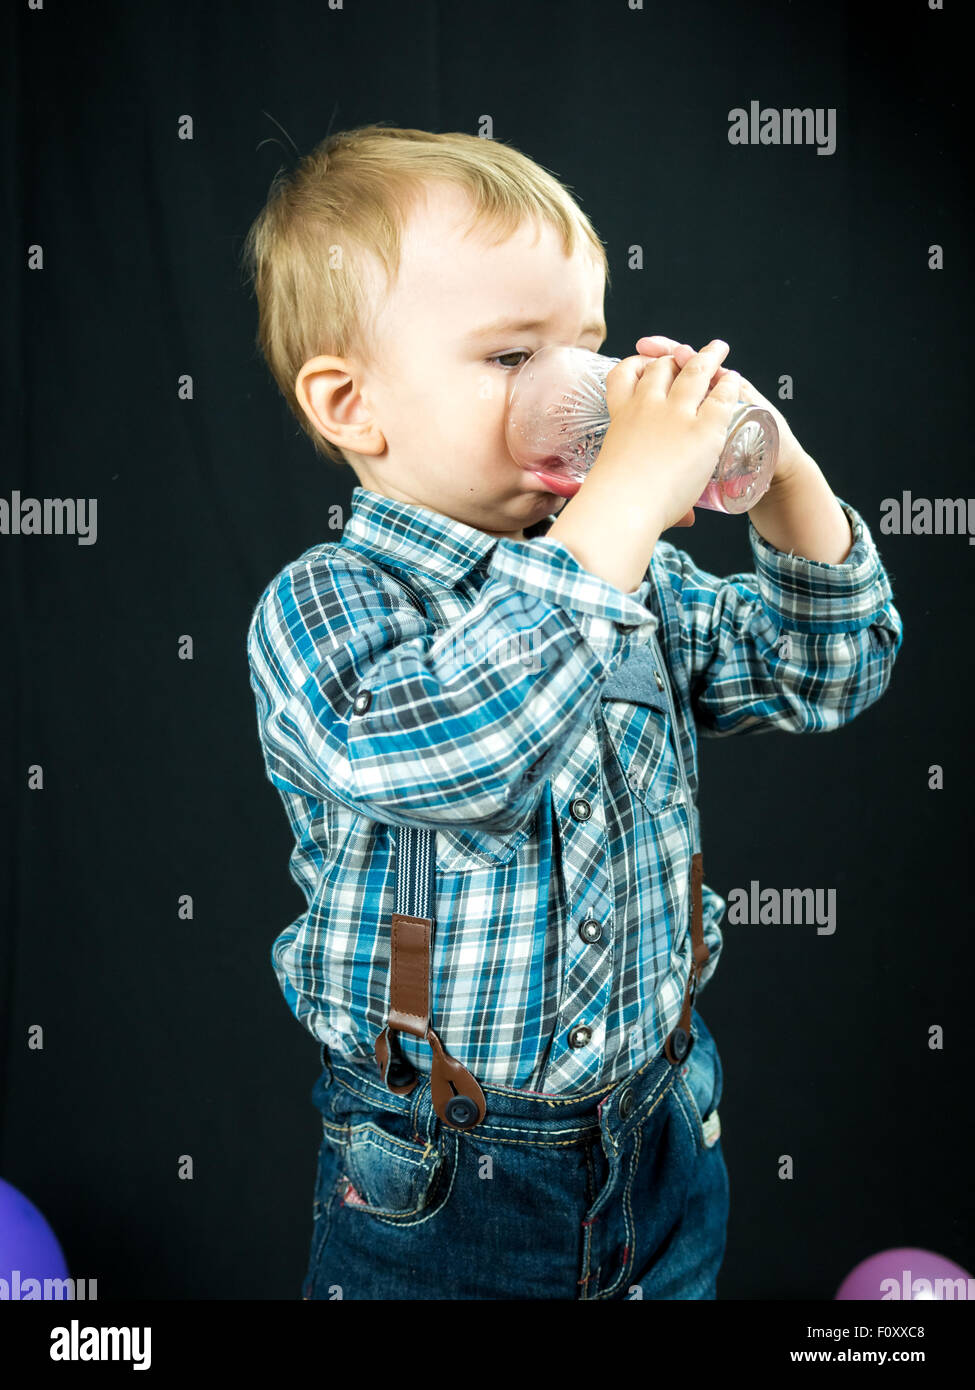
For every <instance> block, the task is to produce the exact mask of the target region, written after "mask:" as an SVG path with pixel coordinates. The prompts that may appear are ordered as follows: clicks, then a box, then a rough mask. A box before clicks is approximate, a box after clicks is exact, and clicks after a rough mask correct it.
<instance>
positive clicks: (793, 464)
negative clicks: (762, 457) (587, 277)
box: [636, 333, 808, 526]
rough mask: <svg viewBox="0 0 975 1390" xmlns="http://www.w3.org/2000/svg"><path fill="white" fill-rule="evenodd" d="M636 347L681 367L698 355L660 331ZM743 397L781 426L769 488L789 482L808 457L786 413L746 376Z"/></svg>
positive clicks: (715, 379)
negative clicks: (672, 359) (667, 359)
mask: <svg viewBox="0 0 975 1390" xmlns="http://www.w3.org/2000/svg"><path fill="white" fill-rule="evenodd" d="M636 350H637V352H639V353H642V354H643V356H645V357H671V356H672V357H673V358H674V361H675V362H676V363H677V365H678V367H683V366H684V364H685V362H688V361H689V360H690V359H691V357H693V355H694V349H693V348H692V347H691V346H690V345H689V344H688V343H678V342H676V341H675V340H674V339H673V338H665V337H664V336H663V335H662V334H660V333H654V334H653V335H652V336H650V337H647V338H640V339H638V341H637V344H636ZM727 370H728V369H727V367H718V369H717V371H716V372H715V373H714V376H713V377H712V378H711V385H712V386H714V385H716V384H717V383H718V381H720V379H721V378H722V377H723V376H724V375H725V374H726V372H727ZM739 381H740V387H739V391H738V395H739V397H740V398H741V399H742V400H743V401H747V402H748V404H749V405H758V406H761V407H762V409H763V410H767V411H768V412H769V414H770V415H771V416H772V418H773V419H774V421H775V423H776V424H777V425H778V427H779V455H778V459H777V461H776V465H775V472H774V473H773V474H772V481H771V484H770V487H769V491H772V489H773V488H775V487H781V486H782V484H783V483H785V482H787V481H788V479H789V478H790V476H791V475H792V474H793V473H794V472H795V470H796V468H797V467H798V466H799V465H800V462H801V461H803V460H805V459H806V458H807V457H808V456H807V454H806V451H805V450H804V449H803V447H802V445H801V444H800V443H799V441H798V439H796V437H795V435H794V434H793V433H792V430H791V429H790V428H789V425H788V423H787V421H786V418H785V416H784V415H783V414H782V412H781V411H780V410H777V409H776V408H775V406H774V405H773V404H772V402H771V401H768V400H766V399H765V397H764V396H763V395H762V394H761V392H760V391H757V390H756V389H755V387H754V386H753V385H752V384H751V382H750V381H748V380H746V379H745V377H740V378H739ZM677 525H679V526H686V525H689V523H688V522H687V521H686V519H685V520H683V521H680V522H678V523H677Z"/></svg>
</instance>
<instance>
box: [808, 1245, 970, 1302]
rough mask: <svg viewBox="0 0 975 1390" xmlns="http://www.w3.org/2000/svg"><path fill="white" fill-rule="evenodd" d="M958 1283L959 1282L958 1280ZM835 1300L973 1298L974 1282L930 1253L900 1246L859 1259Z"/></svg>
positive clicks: (941, 1257)
mask: <svg viewBox="0 0 975 1390" xmlns="http://www.w3.org/2000/svg"><path fill="white" fill-rule="evenodd" d="M959 1280H960V1281H961V1283H959V1282H958V1281H959ZM836 1298H837V1299H872V1300H887V1299H891V1300H897V1299H901V1300H903V1299H908V1300H912V1301H914V1300H918V1299H935V1300H947V1299H972V1298H975V1279H973V1278H972V1276H971V1275H970V1274H969V1272H968V1270H967V1269H962V1267H961V1265H956V1264H955V1262H954V1261H953V1260H947V1259H945V1257H944V1255H936V1254H935V1253H934V1251H933V1250H919V1249H917V1248H916V1247H915V1246H902V1247H900V1248H899V1249H896V1250H881V1251H880V1252H879V1253H878V1254H876V1255H871V1256H870V1257H869V1258H868V1259H866V1260H861V1261H860V1263H859V1264H858V1265H856V1267H855V1268H853V1269H851V1270H850V1272H849V1274H848V1275H847V1276H846V1278H845V1279H844V1280H843V1282H842V1284H841V1285H840V1287H839V1288H838V1289H837V1291H836Z"/></svg>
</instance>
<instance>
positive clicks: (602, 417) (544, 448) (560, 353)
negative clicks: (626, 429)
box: [505, 346, 779, 514]
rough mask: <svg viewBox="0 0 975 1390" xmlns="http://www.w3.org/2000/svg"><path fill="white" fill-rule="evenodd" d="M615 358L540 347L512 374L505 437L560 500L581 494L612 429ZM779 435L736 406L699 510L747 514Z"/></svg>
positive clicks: (767, 476)
mask: <svg viewBox="0 0 975 1390" xmlns="http://www.w3.org/2000/svg"><path fill="white" fill-rule="evenodd" d="M619 361H620V358H619V357H607V356H604V355H603V354H602V353H599V352H590V351H589V350H588V349H586V348H577V347H558V346H551V347H544V348H539V350H538V352H536V353H533V354H532V356H531V357H529V358H528V360H527V361H526V362H524V363H523V364H522V366H521V367H520V368H519V370H518V372H517V373H516V374H515V376H514V378H513V380H512V383H511V387H510V389H509V392H508V400H507V407H506V416H505V438H506V440H507V444H508V449H509V450H510V452H511V456H512V458H513V459H514V460H515V462H516V463H518V464H520V465H521V467H522V468H525V469H527V470H528V471H529V472H530V473H535V474H537V475H538V476H539V477H540V478H541V479H542V481H543V482H545V483H546V484H548V485H550V486H551V488H552V491H553V492H557V493H558V494H559V495H560V496H563V497H571V496H574V494H575V493H576V492H578V490H579V485H580V484H581V483H582V481H583V479H584V478H585V476H586V474H587V473H588V472H589V469H590V468H591V467H592V465H593V463H594V462H595V461H596V456H597V454H598V453H599V450H600V449H601V448H602V443H603V439H604V437H605V434H606V431H607V430H608V429H609V424H610V415H609V408H608V406H607V404H606V377H607V375H608V374H609V372H610V370H611V368H613V367H615V366H616V363H617V362H619ZM778 449H779V431H778V427H777V426H776V423H775V417H774V416H773V415H771V414H770V412H769V411H767V410H762V409H760V408H759V407H758V406H753V405H749V404H748V402H747V401H739V404H738V409H737V410H736V411H735V413H734V415H733V416H732V417H731V423H730V424H729V426H728V434H727V438H726V440H725V445H724V448H723V449H722V451H721V456H720V458H719V459H718V463H717V467H716V468H715V470H714V473H713V474H712V475H711V480H710V482H709V483H708V485H707V487H706V488H705V489H704V491H703V493H702V494H701V496H700V497H699V498H698V500H697V502H695V504H694V505H695V506H696V507H706V508H707V509H708V510H709V511H712V512H725V513H729V514H737V513H740V512H747V511H748V509H749V508H750V507H754V505H755V503H756V502H757V501H758V500H759V499H760V498H761V497H763V496H764V495H765V493H766V492H767V491H768V488H769V484H770V483H771V481H772V474H773V473H774V472H775V463H776V459H777V457H778Z"/></svg>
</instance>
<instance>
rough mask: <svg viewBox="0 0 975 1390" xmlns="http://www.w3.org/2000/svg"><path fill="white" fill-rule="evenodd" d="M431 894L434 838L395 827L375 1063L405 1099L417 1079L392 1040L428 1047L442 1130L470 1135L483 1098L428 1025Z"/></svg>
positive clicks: (480, 1113)
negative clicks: (385, 981)
mask: <svg viewBox="0 0 975 1390" xmlns="http://www.w3.org/2000/svg"><path fill="white" fill-rule="evenodd" d="M435 890H436V853H435V837H434V832H433V831H431V830H416V829H413V828H412V827H409V826H400V827H399V831H398V833H397V839H396V908H397V910H396V911H395V912H394V913H393V914H392V930H391V939H392V944H391V948H390V982H389V1013H388V1015H387V1021H386V1024H385V1026H384V1027H383V1030H382V1032H381V1033H380V1034H379V1037H378V1038H377V1039H376V1043H375V1053H376V1062H377V1063H378V1066H379V1074H380V1076H381V1077H382V1079H383V1081H384V1082H385V1083H386V1085H387V1086H388V1087H389V1089H390V1090H391V1091H393V1092H394V1093H395V1094H396V1095H408V1094H409V1092H410V1091H412V1090H413V1088H414V1086H415V1085H416V1083H417V1081H418V1079H419V1078H418V1076H417V1073H416V1069H415V1068H414V1067H412V1066H411V1065H410V1064H409V1062H407V1061H406V1059H405V1058H404V1057H403V1055H402V1053H401V1052H400V1050H399V1045H398V1042H397V1041H396V1034H397V1033H409V1034H410V1035H411V1036H412V1037H414V1038H421V1039H423V1040H424V1041H426V1042H427V1043H429V1045H430V1048H431V1050H432V1051H433V1063H432V1066H431V1070H430V1092H431V1097H432V1100H433V1108H434V1109H435V1110H436V1112H437V1114H438V1115H439V1116H440V1118H441V1119H442V1120H443V1121H444V1122H445V1123H446V1124H449V1125H452V1126H454V1128H456V1129H473V1128H474V1126H475V1125H477V1124H480V1122H481V1120H483V1119H484V1114H485V1111H486V1109H487V1103H486V1102H485V1099H484V1092H483V1091H482V1090H481V1088H480V1086H479V1085H478V1084H477V1082H476V1081H475V1080H474V1078H473V1076H471V1074H470V1072H469V1071H468V1070H467V1068H466V1067H464V1066H461V1064H460V1062H458V1061H456V1060H455V1059H454V1058H453V1057H451V1056H450V1054H449V1053H448V1052H447V1051H446V1050H445V1049H444V1046H443V1044H442V1043H441V1041H440V1039H439V1038H438V1037H437V1034H436V1033H435V1032H434V1031H433V1026H432V1024H431V1022H430V961H431V957H432V954H433V953H432V950H431V946H432V942H433V929H434V925H435V922H436V918H435V917H434V913H433V905H434V902H435V900H436V891H435ZM410 908H412V909H413V910H412V911H410ZM391 1051H392V1056H391Z"/></svg>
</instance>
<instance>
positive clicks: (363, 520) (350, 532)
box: [341, 486, 554, 588]
mask: <svg viewBox="0 0 975 1390" xmlns="http://www.w3.org/2000/svg"><path fill="white" fill-rule="evenodd" d="M351 503H352V513H351V516H350V517H349V519H348V521H347V522H346V523H345V526H344V528H343V531H342V541H341V544H342V545H344V546H349V547H351V548H352V549H354V550H358V551H359V552H360V553H362V554H364V555H367V556H369V557H370V558H371V559H374V560H376V561H377V562H378V563H379V564H380V565H387V566H389V565H392V566H396V565H398V566H400V567H402V568H403V569H407V570H422V571H423V573H424V574H427V575H429V576H430V577H431V578H434V579H438V580H440V582H441V583H443V584H446V585H447V586H448V587H450V588H454V587H455V586H456V585H457V584H458V583H459V581H460V580H462V579H464V578H465V577H466V576H467V575H469V574H470V573H471V571H472V570H475V569H478V568H479V567H481V566H482V565H483V564H484V563H485V562H486V560H487V557H488V555H489V554H490V553H491V551H492V550H493V549H494V547H495V546H496V545H497V543H498V541H499V539H500V537H499V536H489V535H487V534H485V532H484V531H479V530H477V528H476V527H474V526H468V525H466V523H465V522H463V521H454V520H453V518H451V517H449V516H444V515H443V513H442V512H434V511H431V510H429V509H428V508H427V507H420V506H415V505H414V504H412V503H408V502H400V501H397V500H396V499H395V498H393V497H386V496H385V495H384V494H383V493H380V492H373V491H372V490H371V489H369V488H365V487H361V486H358V487H354V488H353V489H352V499H351ZM553 519H554V518H553V517H550V516H547V517H544V518H543V519H542V520H541V521H539V522H536V523H535V524H534V525H533V526H528V527H526V528H525V540H526V541H527V540H534V539H535V537H536V536H543V535H545V533H546V531H547V530H548V528H549V527H550V526H551V524H552V521H553Z"/></svg>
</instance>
